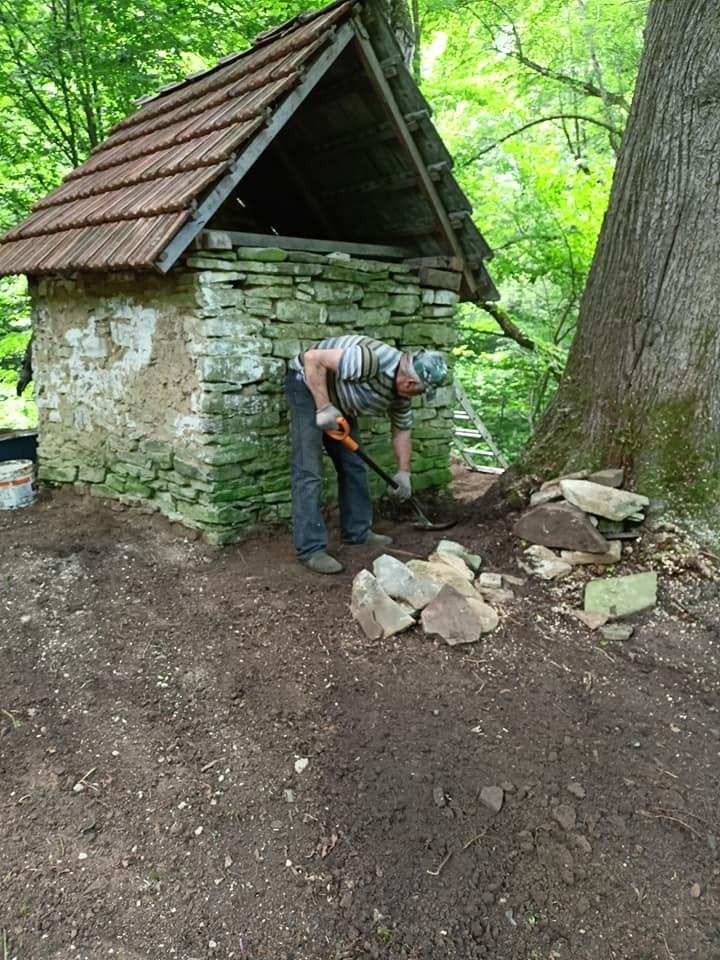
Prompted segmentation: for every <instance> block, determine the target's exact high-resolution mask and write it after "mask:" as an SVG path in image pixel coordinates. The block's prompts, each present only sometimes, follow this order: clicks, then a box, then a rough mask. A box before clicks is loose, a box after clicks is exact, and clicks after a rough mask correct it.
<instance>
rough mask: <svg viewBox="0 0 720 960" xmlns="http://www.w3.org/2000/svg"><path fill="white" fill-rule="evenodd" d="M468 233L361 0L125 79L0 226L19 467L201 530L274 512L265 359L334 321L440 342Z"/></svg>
mask: <svg viewBox="0 0 720 960" xmlns="http://www.w3.org/2000/svg"><path fill="white" fill-rule="evenodd" d="M489 257H490V250H489V249H488V247H487V245H486V244H485V242H484V240H483V238H482V236H481V235H480V233H479V232H478V230H477V228H476V226H475V225H474V224H473V221H472V219H471V216H470V207H469V204H468V201H467V199H466V198H465V196H464V195H463V193H462V191H461V190H460V188H459V187H458V185H457V183H456V181H455V180H454V178H453V176H452V161H451V158H450V156H449V155H448V152H447V150H446V148H445V147H444V145H443V143H442V141H441V139H440V137H439V136H438V134H437V132H436V131H435V129H434V127H433V126H432V123H431V120H430V110H429V108H428V105H427V103H426V102H425V100H424V99H423V97H422V96H421V94H420V92H419V90H418V88H417V86H416V84H415V83H414V82H413V80H412V78H411V77H410V75H409V73H408V72H407V70H406V69H405V66H404V64H403V61H402V57H401V55H400V52H399V49H398V47H397V45H396V42H395V40H394V37H393V35H392V32H391V31H390V29H389V27H388V25H387V23H386V21H385V20H384V18H383V16H382V13H381V11H380V9H379V7H375V6H373V3H372V0H371V2H370V3H363V4H362V5H361V4H360V3H358V2H357V0H344V2H339V3H333V4H331V5H330V6H328V7H326V8H324V9H322V10H319V11H314V12H312V13H308V14H303V15H300V16H298V17H296V18H295V19H293V20H291V21H289V22H288V23H285V24H283V25H282V26H280V27H278V28H276V29H274V30H270V31H268V32H267V33H264V34H261V35H260V36H259V37H258V38H257V39H256V40H255V42H254V44H253V46H252V47H251V48H250V49H249V50H247V51H245V52H243V53H239V54H234V55H232V56H229V57H226V58H225V59H224V60H222V61H220V62H219V63H218V64H217V66H216V67H214V68H213V69H211V70H207V71H205V72H203V73H200V74H198V75H195V76H192V77H189V78H188V79H186V80H184V81H183V82H181V83H178V84H174V85H172V86H169V87H165V88H163V89H162V90H160V91H159V92H158V93H157V94H155V95H154V96H151V97H147V98H145V99H143V100H142V101H140V102H139V104H138V109H137V110H136V112H134V113H133V114H132V115H131V116H129V117H128V118H127V119H125V120H123V121H122V122H121V123H119V124H118V125H117V126H116V127H114V128H113V130H112V131H111V132H110V134H109V136H108V138H107V139H106V140H105V141H104V142H103V143H101V144H100V145H99V146H98V147H97V148H95V149H94V150H93V151H92V153H91V154H90V156H89V158H88V159H87V160H86V161H85V162H84V163H83V164H82V165H81V166H80V167H78V168H77V169H76V170H73V171H72V172H71V173H70V174H69V175H68V176H67V177H66V178H65V180H64V181H63V183H62V184H61V185H60V186H59V187H58V188H57V189H55V190H53V191H52V192H51V193H50V194H48V195H47V196H46V197H44V198H43V199H42V200H40V201H39V202H38V203H37V204H36V205H35V206H34V207H33V210H32V212H31V214H30V215H29V216H28V217H27V219H25V220H24V221H23V222H22V223H20V224H19V225H18V226H16V227H15V228H13V229H12V230H10V231H9V233H7V234H6V235H5V236H4V237H3V238H2V240H0V275H8V274H26V275H27V277H28V282H29V290H30V295H31V303H32V313H33V317H32V319H33V330H34V344H33V366H34V378H35V384H36V396H37V402H38V407H39V417H40V424H39V447H38V473H39V477H40V479H41V480H42V481H44V482H46V483H51V484H74V485H75V486H76V487H78V488H79V489H81V490H86V491H89V492H90V493H95V494H98V495H101V496H105V497H114V498H118V499H120V500H123V501H130V502H140V503H143V504H146V505H149V506H150V507H153V508H155V509H157V510H159V511H161V512H162V513H163V514H165V515H167V516H168V517H170V518H172V519H175V520H178V521H180V522H181V523H183V524H186V525H188V526H190V527H195V528H199V529H201V530H202V531H203V532H204V534H205V535H206V537H207V538H208V539H209V540H210V541H211V542H214V543H224V542H228V541H230V540H233V539H237V538H238V537H240V536H242V535H243V534H244V533H246V532H247V531H248V530H249V529H250V528H252V527H253V526H254V525H256V524H260V523H266V522H270V521H277V520H284V519H286V518H287V517H289V514H290V493H289V466H288V448H289V440H288V429H287V413H286V409H285V401H284V394H283V377H284V372H285V369H286V365H287V362H288V359H289V358H290V357H292V356H293V355H294V354H295V353H297V352H298V350H300V349H301V348H304V347H307V346H309V345H311V344H312V343H313V342H314V341H316V340H318V339H320V338H322V337H324V336H332V335H337V334H341V333H344V332H347V333H350V332H361V333H365V334H367V335H369V336H376V337H379V338H381V339H384V340H386V341H388V342H391V343H396V344H397V345H399V346H402V347H403V348H406V349H412V348H416V347H420V346H428V347H430V346H432V347H435V348H439V349H447V348H449V347H450V346H451V345H452V344H453V342H454V339H455V335H456V334H455V326H454V321H453V317H454V310H455V304H456V302H457V301H458V300H472V299H484V300H487V299H493V298H494V297H495V296H496V294H495V290H494V287H493V285H492V282H491V280H490V278H489V277H488V274H487V272H486V270H485V268H484V265H483V261H484V260H486V259H488V258H489ZM451 420H452V390H451V388H446V390H445V391H444V393H443V392H442V391H441V392H439V393H438V395H437V396H436V398H435V400H434V402H433V404H432V405H429V404H425V403H424V402H419V403H418V406H417V409H416V411H415V428H414V434H413V443H414V460H413V472H414V479H415V485H416V487H417V488H418V489H423V488H424V487H429V486H439V485H443V484H445V483H447V482H448V480H449V444H450V437H451ZM368 430H370V431H371V432H368V431H366V446H367V449H368V451H369V452H370V453H371V455H374V456H376V457H377V458H378V459H379V460H380V461H381V462H383V463H384V465H385V466H389V465H390V464H389V459H390V458H391V455H390V444H389V443H387V440H386V437H387V431H388V427H387V425H386V424H384V423H382V424H381V423H380V422H379V421H377V420H376V421H373V422H372V424H368ZM381 434H382V439H380V435H381ZM381 486H382V485H381V484H379V486H378V487H376V490H378V491H379V489H380V487H381ZM332 493H333V491H332V484H331V483H328V487H327V494H328V496H332Z"/></svg>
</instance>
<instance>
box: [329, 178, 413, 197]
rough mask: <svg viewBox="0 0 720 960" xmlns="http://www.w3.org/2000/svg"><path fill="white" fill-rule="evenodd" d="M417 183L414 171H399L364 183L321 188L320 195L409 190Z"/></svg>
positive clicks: (336, 195) (330, 195)
mask: <svg viewBox="0 0 720 960" xmlns="http://www.w3.org/2000/svg"><path fill="white" fill-rule="evenodd" d="M416 185H417V178H416V177H415V176H413V174H412V173H398V174H396V175H395V176H393V177H375V179H373V180H366V181H365V182H364V183H346V184H343V186H342V187H334V188H333V189H332V190H320V191H319V192H318V196H321V197H324V198H325V199H326V200H328V199H330V198H331V197H342V196H345V195H347V194H350V195H354V194H358V193H362V194H368V193H377V192H378V191H380V190H382V191H388V192H391V191H396V190H407V189H408V188H409V187H415V186H416Z"/></svg>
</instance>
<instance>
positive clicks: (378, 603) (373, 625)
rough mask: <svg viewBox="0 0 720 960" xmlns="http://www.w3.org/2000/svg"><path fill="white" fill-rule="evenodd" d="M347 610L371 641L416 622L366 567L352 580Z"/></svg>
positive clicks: (390, 634)
mask: <svg viewBox="0 0 720 960" xmlns="http://www.w3.org/2000/svg"><path fill="white" fill-rule="evenodd" d="M350 612H351V614H352V615H353V617H354V618H355V620H357V622H358V623H359V624H360V626H361V627H362V630H363V633H364V634H365V636H366V637H369V638H370V639H371V640H379V639H381V638H382V639H386V638H387V637H391V636H393V634H395V633H400V632H401V631H403V630H407V629H408V627H412V626H414V625H415V620H414V618H413V617H411V616H410V615H409V614H408V613H406V612H405V611H404V610H403V609H402V607H401V606H400V605H399V604H397V603H395V601H394V600H393V599H392V597H389V596H388V595H387V593H386V592H385V591H384V590H383V588H382V587H381V586H380V584H379V583H378V582H377V580H376V579H375V577H374V576H373V574H372V573H370V571H369V570H361V571H360V572H359V573H358V574H357V575H356V576H355V578H354V579H353V585H352V599H351V601H350Z"/></svg>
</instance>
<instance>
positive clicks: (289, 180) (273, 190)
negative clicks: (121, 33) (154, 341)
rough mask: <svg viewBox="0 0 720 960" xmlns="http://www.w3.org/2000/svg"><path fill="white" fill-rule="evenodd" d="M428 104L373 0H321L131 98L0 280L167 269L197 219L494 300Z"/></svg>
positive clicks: (3, 244)
mask: <svg viewBox="0 0 720 960" xmlns="http://www.w3.org/2000/svg"><path fill="white" fill-rule="evenodd" d="M430 112H431V111H430V107H429V105H428V103H427V102H426V101H425V100H424V98H423V97H422V94H421V92H420V91H419V89H418V87H417V84H416V83H415V82H414V80H413V79H412V77H411V75H410V73H409V72H408V71H407V69H406V68H405V65H404V63H403V61H402V57H401V56H400V51H399V49H398V47H397V42H396V40H395V38H394V36H393V34H392V31H391V29H390V27H389V25H388V23H387V20H386V18H385V16H384V15H383V14H382V13H381V12H380V8H379V6H378V5H377V3H376V2H375V0H364V2H363V3H362V4H361V3H360V2H359V0H335V2H334V3H331V4H330V5H329V6H327V7H325V8H323V9H322V10H317V11H312V12H310V13H306V14H300V15H299V16H297V17H295V18H294V19H292V20H290V21H288V22H287V23H284V24H281V25H280V26H279V27H276V28H274V29H273V30H268V31H266V32H265V33H263V34H261V35H260V36H259V37H257V38H256V40H255V42H254V43H253V45H252V47H251V48H250V49H249V50H247V51H245V52H243V53H239V54H233V55H232V56H229V57H226V58H224V59H223V60H221V61H220V62H219V63H218V64H217V65H216V66H215V67H213V68H212V69H210V70H206V71H203V72H201V73H198V74H196V75H194V76H192V77H188V78H186V79H184V80H182V81H181V82H179V83H175V84H170V85H168V86H166V87H163V88H162V89H161V90H160V91H158V92H157V93H156V94H154V95H152V96H149V97H145V98H143V99H142V100H141V101H138V109H137V110H136V112H135V113H133V114H132V115H131V116H129V117H127V118H126V119H125V120H123V121H122V122H121V123H118V124H117V125H116V126H115V127H114V128H113V129H112V130H111V131H110V134H109V135H108V137H107V139H106V140H105V141H104V142H103V143H101V144H99V145H98V146H97V147H96V148H95V149H94V150H93V151H92V152H91V154H90V156H89V157H88V158H87V160H86V161H85V162H84V163H83V164H81V165H80V166H79V167H78V168H77V169H75V170H73V171H72V172H71V173H69V174H68V176H67V177H66V178H65V180H64V181H63V182H62V183H61V184H60V186H59V187H57V188H56V189H55V190H52V191H51V192H50V193H49V194H47V196H45V197H43V198H42V200H40V201H39V202H38V203H36V204H35V205H34V207H33V208H32V211H31V213H30V215H29V216H28V217H27V218H26V219H25V220H23V221H22V222H21V223H20V224H18V225H17V226H16V227H14V228H13V229H11V230H10V231H9V232H8V233H7V234H5V236H4V237H2V238H0V276H1V275H5V274H13V273H25V274H29V275H40V274H45V273H67V272H75V271H105V270H125V269H134V270H152V269H156V270H159V271H161V272H167V271H168V270H170V269H172V267H173V266H174V265H175V264H176V263H177V262H178V260H179V258H181V257H182V256H183V255H184V254H185V253H186V252H187V250H188V249H190V248H191V245H192V244H193V243H194V242H195V241H196V240H197V239H198V234H200V232H201V231H202V230H203V229H204V228H205V227H206V226H208V227H209V229H210V230H217V229H219V230H225V231H228V232H229V233H230V234H231V235H233V236H234V237H235V241H234V242H238V243H241V242H244V241H243V239H242V238H247V237H251V238H259V240H258V242H264V238H265V237H270V236H274V237H276V238H277V240H278V241H279V240H280V239H282V238H285V239H288V238H305V242H312V241H317V242H319V243H325V244H327V243H330V244H332V243H335V242H342V241H347V242H349V243H350V244H351V245H352V244H354V245H356V246H360V247H362V249H363V251H364V252H367V253H368V255H373V254H372V250H375V251H376V253H377V255H382V254H380V250H381V249H382V250H383V252H388V251H391V252H390V253H389V254H388V255H393V256H397V257H400V258H406V259H413V258H419V259H420V260H422V261H423V262H424V263H426V264H427V263H429V262H430V261H433V263H434V265H435V266H440V267H442V266H443V264H445V265H447V264H448V262H449V261H452V263H453V264H455V266H454V267H452V269H456V270H460V271H461V272H462V288H461V294H462V296H463V297H464V298H465V299H479V298H484V299H495V298H496V297H497V291H496V290H495V288H494V286H493V283H492V280H491V279H490V277H489V275H488V273H487V271H486V270H485V267H484V261H485V260H488V259H490V257H491V256H492V252H491V250H490V248H489V247H488V245H487V244H486V242H485V240H484V239H483V237H482V235H481V234H480V232H479V230H478V229H477V227H476V226H475V224H474V222H473V220H472V217H471V207H470V203H469V201H468V199H467V197H466V196H465V195H464V193H463V191H462V189H461V188H460V186H459V184H458V183H457V181H456V180H455V178H454V176H453V175H452V158H451V157H450V155H449V153H448V151H447V148H446V147H445V145H444V144H443V142H442V140H441V139H440V137H439V135H438V133H437V131H436V130H435V128H434V126H433V125H432V123H431V122H430ZM251 245H254V244H251Z"/></svg>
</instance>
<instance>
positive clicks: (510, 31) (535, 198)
mask: <svg viewBox="0 0 720 960" xmlns="http://www.w3.org/2000/svg"><path fill="white" fill-rule="evenodd" d="M646 9H647V3H646V2H644V0H641V2H638V3H633V4H627V3H625V2H623V0H581V2H578V3H573V4H567V3H565V2H564V0H554V2H553V0H506V2H504V3H503V4H500V3H495V2H493V0H484V2H481V0H477V2H475V3H467V2H460V3H459V2H456V0H427V3H426V8H425V15H424V19H423V29H424V35H423V36H424V56H423V68H424V87H423V89H424V93H425V95H426V97H428V99H429V100H430V101H431V103H432V105H433V107H434V113H435V122H436V125H437V126H438V128H439V129H440V132H441V133H442V135H443V137H444V139H445V141H446V142H447V144H448V146H449V147H450V151H451V153H452V154H453V155H454V157H455V159H456V166H455V175H456V177H457V178H458V180H459V181H460V183H461V185H462V187H463V189H464V190H465V192H466V194H467V195H468V197H469V198H470V200H471V202H472V204H473V207H474V216H475V220H476V222H477V223H478V225H479V226H480V229H481V230H482V231H483V234H484V236H485V238H486V239H487V240H488V242H489V244H490V246H491V247H492V248H493V250H494V251H495V257H494V259H493V261H492V262H491V263H490V271H491V274H492V277H493V279H494V281H495V283H496V285H497V287H498V289H499V290H500V293H501V304H500V306H501V307H502V309H503V310H504V311H505V313H507V314H509V315H510V317H511V318H512V320H513V321H514V322H515V324H516V325H517V326H518V327H519V328H520V330H521V331H522V333H523V334H524V335H525V336H526V337H528V338H530V339H531V340H532V341H533V342H534V344H535V350H534V351H532V352H529V351H527V350H525V349H523V348H521V347H519V346H517V345H515V344H513V343H512V342H511V341H509V340H508V339H506V338H505V337H504V336H503V334H502V331H501V330H500V328H499V326H498V325H497V324H496V323H495V321H494V320H493V319H492V318H490V317H489V316H487V315H483V313H482V311H481V310H479V309H472V308H470V309H466V311H465V313H464V315H463V345H462V347H461V349H460V351H459V363H458V368H457V369H458V375H459V378H460V380H461V381H462V382H463V384H464V386H465V387H466V389H467V390H468V392H469V394H470V395H471V397H472V399H473V400H474V402H475V404H476V406H477V409H478V410H479V411H481V416H482V417H483V419H484V420H485V422H486V423H487V425H488V426H489V428H490V430H491V432H492V433H493V436H494V439H495V441H496V443H498V445H499V446H500V447H501V448H502V449H503V452H505V453H506V455H507V456H508V457H510V458H512V456H513V455H515V454H516V453H517V452H518V451H519V449H520V447H521V446H522V444H523V442H524V441H525V440H526V439H527V437H528V435H529V434H530V433H531V431H532V429H533V427H534V425H535V423H536V422H537V419H538V417H539V415H540V414H541V413H542V411H543V409H544V408H545V407H546V405H547V403H548V402H549V401H550V399H551V398H552V395H553V393H554V390H555V385H556V383H557V378H558V375H559V373H560V372H561V370H562V368H563V366H564V362H565V357H566V355H567V350H568V348H569V346H570V343H571V340H572V335H573V332H574V328H575V322H576V319H577V313H578V308H579V302H580V297H581V294H582V290H583V288H584V285H585V280H586V277H587V273H588V270H589V267H590V263H591V260H592V256H593V252H594V248H595V243H596V240H597V236H598V233H599V230H600V225H601V222H602V218H603V215H604V212H605V209H606V206H607V200H608V196H609V191H610V185H611V182H612V175H613V169H614V162H615V156H616V151H617V149H618V146H619V142H620V137H621V133H622V129H623V127H624V123H625V118H626V115H627V111H628V107H629V103H630V100H631V96H632V88H633V84H634V79H635V74H636V70H637V65H638V61H639V56H640V51H641V43H642V27H643V24H644V20H645V14H646Z"/></svg>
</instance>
